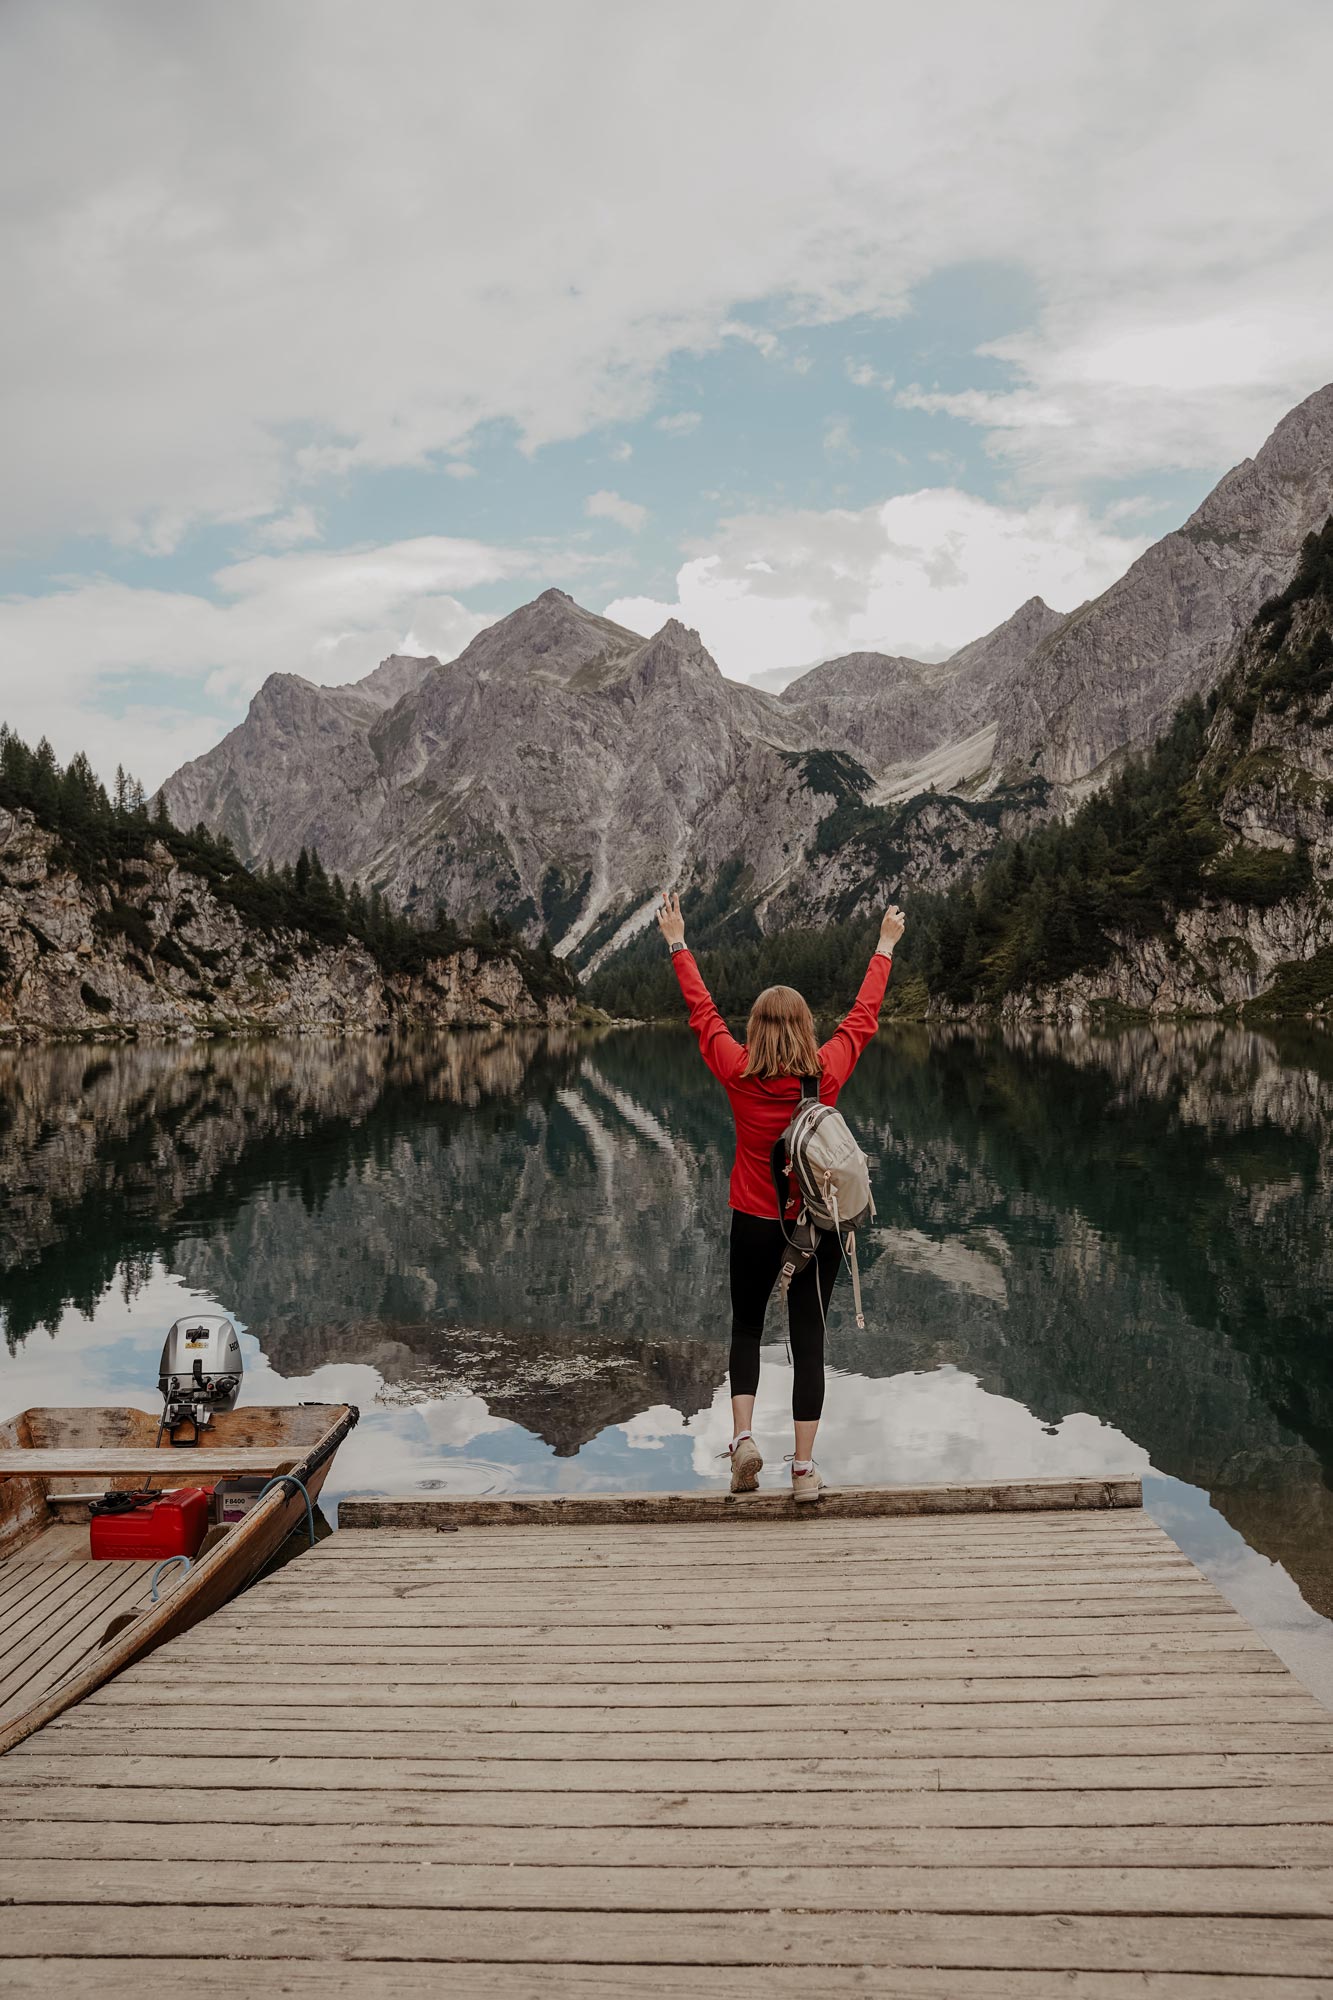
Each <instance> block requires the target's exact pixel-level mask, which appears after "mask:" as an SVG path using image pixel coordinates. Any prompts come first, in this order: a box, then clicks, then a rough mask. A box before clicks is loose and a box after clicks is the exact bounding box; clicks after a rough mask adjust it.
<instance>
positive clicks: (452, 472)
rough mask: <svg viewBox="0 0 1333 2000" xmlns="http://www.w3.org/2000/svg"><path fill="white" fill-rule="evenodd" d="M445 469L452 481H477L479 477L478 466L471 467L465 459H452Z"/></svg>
mask: <svg viewBox="0 0 1333 2000" xmlns="http://www.w3.org/2000/svg"><path fill="white" fill-rule="evenodd" d="M444 469H445V471H446V473H447V474H448V475H449V477H450V479H475V478H476V476H477V468H476V466H475V465H469V464H468V462H467V460H466V459H465V458H451V459H450V460H449V462H448V464H447V465H446V466H445V468H444Z"/></svg>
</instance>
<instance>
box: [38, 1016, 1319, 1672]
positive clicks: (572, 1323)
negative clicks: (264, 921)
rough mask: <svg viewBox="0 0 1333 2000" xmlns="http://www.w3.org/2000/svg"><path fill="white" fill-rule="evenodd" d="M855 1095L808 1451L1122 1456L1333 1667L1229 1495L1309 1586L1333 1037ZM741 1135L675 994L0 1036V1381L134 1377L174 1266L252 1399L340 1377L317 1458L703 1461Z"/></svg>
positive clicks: (1000, 1053) (723, 1430) (617, 1465)
mask: <svg viewBox="0 0 1333 2000" xmlns="http://www.w3.org/2000/svg"><path fill="white" fill-rule="evenodd" d="M844 1102H845V1108H846V1110H847V1111H848V1114H849V1116H850V1117H851V1118H852V1120H853V1123H854V1124H855V1127H856V1129H857V1131H858V1133H859V1135H860V1136H861V1137H862V1139H863V1142H864V1143H865V1144H866V1146H867V1149H868V1150H869V1151H870V1152H871V1154H872V1156H873V1157H874V1159H875V1161H876V1171H875V1189H876V1198H877V1201H878V1204H879V1225H878V1227H877V1228H876V1229H875V1230H873V1231H872V1232H870V1234H869V1239H868V1240H867V1241H865V1242H864V1243H863V1245H862V1268H863V1273H864V1279H865V1294H866V1318H867V1326H866V1330H865V1331H864V1332H863V1333H858V1332H857V1331H856V1330H855V1328H854V1326H852V1325H851V1324H850V1320H849V1315H847V1314H846V1313H845V1312H835V1314H834V1318H833V1329H832V1337H831V1359H832V1362H833V1365H834V1368H835V1370H836V1371H837V1372H836V1374H835V1375H834V1377H833V1379H832V1380H831V1385H830V1396H829V1406H828V1415H827V1423H826V1428H825V1433H824V1435H823V1438H822V1440H821V1445H822V1450H821V1458H822V1460H823V1462H824V1463H825V1465H826V1467H827V1470H828V1472H829V1473H830V1474H831V1475H832V1476H834V1477H836V1478H841V1479H843V1480H852V1479H857V1480H872V1479H879V1480H885V1479H895V1478H897V1479H908V1478H910V1479H929V1478H965V1477H996V1476H1005V1475H1015V1476H1017V1475H1022V1474H1024V1473H1029V1472H1051V1471H1080V1470H1087V1471H1092V1472H1098V1471H1111V1470H1140V1469H1142V1470H1145V1471H1147V1470H1149V1469H1151V1471H1152V1472H1153V1473H1154V1474H1155V1475H1159V1477H1156V1478H1154V1479H1151V1480H1150V1481H1149V1484H1148V1496H1149V1499H1150V1504H1152V1505H1153V1506H1154V1507H1155V1508H1156V1509H1157V1511H1159V1513H1160V1514H1161V1515H1162V1518H1163V1519H1164V1520H1166V1523H1167V1525H1168V1526H1169V1527H1170V1528H1171V1530H1172V1532H1173V1533H1176V1534H1177V1537H1178V1539H1180V1540H1181V1541H1182V1543H1183V1544H1184V1545H1185V1546H1186V1547H1187V1548H1189V1549H1190V1552H1191V1553H1193V1554H1195V1555H1196V1556H1198V1557H1199V1559H1201V1560H1205V1561H1206V1562H1209V1564H1210V1566H1211V1567H1212V1568H1213V1570H1214V1573H1215V1574H1217V1576H1218V1580H1219V1582H1221V1583H1222V1585H1223V1587H1224V1588H1229V1587H1230V1588H1232V1591H1233V1595H1236V1596H1237V1601H1238V1602H1241V1603H1242V1608H1243V1609H1246V1610H1247V1611H1249V1613H1250V1615H1251V1616H1254V1617H1256V1619H1257V1620H1258V1622H1261V1623H1264V1622H1267V1623H1268V1624H1269V1626H1283V1625H1290V1627H1291V1632H1292V1633H1295V1634H1296V1635H1297V1637H1295V1638H1292V1640H1291V1644H1292V1646H1294V1647H1295V1648H1296V1650H1297V1651H1299V1650H1300V1648H1301V1646H1303V1645H1306V1644H1307V1642H1308V1646H1309V1647H1313V1648H1315V1650H1316V1651H1318V1649H1319V1648H1320V1647H1322V1648H1323V1649H1324V1653H1325V1664H1324V1666H1323V1668H1319V1667H1318V1666H1317V1665H1316V1667H1315V1668H1311V1667H1310V1665H1309V1661H1308V1659H1307V1660H1306V1661H1305V1662H1304V1664H1303V1665H1302V1666H1301V1670H1302V1671H1306V1673H1307V1678H1311V1677H1313V1678H1315V1679H1316V1680H1317V1679H1318V1678H1319V1675H1320V1673H1321V1672H1326V1673H1327V1674H1328V1676H1329V1680H1328V1685H1329V1686H1330V1687H1333V1643H1330V1637H1329V1634H1328V1632H1327V1630H1326V1628H1323V1627H1322V1625H1321V1621H1320V1620H1319V1619H1316V1618H1313V1617H1311V1616H1310V1615H1309V1614H1308V1613H1307V1612H1305V1611H1304V1610H1303V1609H1302V1607H1301V1606H1300V1605H1299V1603H1298V1602H1297V1600H1296V1597H1295V1592H1294V1591H1292V1590H1291V1589H1290V1586H1289V1585H1287V1584H1286V1582H1285V1579H1284V1578H1283V1577H1282V1576H1281V1574H1280V1572H1272V1573H1271V1574H1270V1573H1269V1572H1268V1571H1267V1569H1266V1566H1264V1565H1259V1564H1255V1563H1253V1562H1250V1565H1249V1567H1248V1568H1246V1564H1245V1562H1244V1561H1242V1560H1241V1558H1243V1557H1244V1549H1243V1547H1242V1544H1241V1542H1240V1541H1238V1540H1237V1539H1236V1536H1234V1535H1232V1536H1228V1535H1227V1533H1226V1530H1225V1529H1224V1528H1223V1527H1222V1524H1221V1522H1220V1521H1218V1519H1217V1516H1219V1515H1220V1516H1221V1517H1223V1520H1224V1521H1225V1522H1226V1523H1229V1524H1230V1528H1231V1529H1233V1530H1235V1531H1237V1534H1238V1535H1239V1537H1241V1538H1243V1542H1244V1543H1246V1544H1248V1545H1249V1547H1250V1549H1252V1550H1254V1551H1257V1552H1258V1554H1259V1555H1260V1556H1262V1557H1266V1558H1269V1559H1270V1560H1271V1562H1272V1563H1274V1564H1277V1565H1280V1566H1281V1570H1282V1571H1285V1572H1286V1575H1287V1577H1290V1578H1291V1579H1293V1580H1294V1582H1295V1584H1296V1585H1297V1586H1299V1589H1300V1592H1301V1593H1302V1594H1303V1596H1304V1599H1305V1602H1306V1605H1308V1606H1309V1607H1312V1609H1313V1610H1314V1611H1315V1612H1319V1613H1323V1614H1330V1613H1333V1555H1331V1554H1330V1550H1333V1494H1331V1493H1330V1469H1331V1468H1333V1353H1331V1351H1330V1345H1329V1340H1328V1335H1327V1330H1326V1329H1327V1316H1328V1304H1329V1297H1330V1289H1331V1284H1330V1280H1331V1276H1333V1267H1331V1264H1330V1250H1329V1242H1330V1220H1331V1219H1333V1218H1331V1217H1330V1203H1331V1196H1330V1185H1331V1184H1330V1174H1329V1153H1330V1139H1331V1136H1333V1047H1330V1045H1329V1043H1328V1042H1327V1041H1325V1040H1323V1039H1317V1038H1314V1037H1308V1038H1306V1039H1304V1040H1300V1041H1293V1042H1275V1041H1273V1040H1271V1039H1269V1038H1267V1037H1264V1036H1260V1035H1255V1034H1250V1033H1242V1032H1238V1031H1221V1030H1218V1029H1215V1028H1211V1027H1207V1026H1198V1027H1183V1028H1171V1029H1166V1028H1157V1029H1146V1028H1145V1029H1133V1030H1126V1031H1124V1032H1121V1033H1119V1034H1116V1035H1112V1036H1106V1037H1088V1036H1086V1035H1084V1036H1073V1035H1067V1034H1057V1033H1051V1034H1048V1035H1045V1036H1039V1037H1034V1036H1032V1035H1025V1036H1023V1037H1021V1038H1020V1037H1011V1038H1004V1037H994V1038H987V1039H977V1038H974V1037H972V1036H970V1035H965V1034H948V1033H945V1034H938V1033H936V1034H927V1033H926V1032H925V1031H914V1030H904V1031H886V1032H885V1033H883V1034H882V1035H881V1036H880V1038H879V1040H878V1041H877V1043H876V1044H875V1045H874V1046H873V1047H872V1048H871V1049H870V1050H869V1051H868V1052H867V1054H866V1056H865V1058H864V1059H863V1062H862V1064H861V1067H860V1069H859V1070H858V1072H857V1075H856V1077H855V1079H854V1081H853V1083H852V1085H851V1087H850V1089H849V1092H848V1094H847V1097H846V1099H845V1101H844ZM729 1163H730V1121H729V1116H728V1113H727V1109H726V1104H725V1101H724V1099H723V1097H722V1094H721V1092H720V1091H719V1090H718V1089H717V1087H716V1086H715V1085H714V1084H713V1082H712V1081H711V1079H710V1078H709V1077H708V1076H707V1075H706V1073H705V1072H704V1071H703V1069H702V1066H701V1065H700V1063H699V1061H698V1057H697V1055H696V1053H695V1051H694V1046H693V1043H692V1042H691V1041H690V1040H689V1039H688V1038H687V1037H686V1036H685V1035H684V1034H682V1033H675V1032H672V1031H668V1030H660V1031H650V1030H641V1031H626V1032H616V1033H609V1034H606V1035H602V1036H596V1037H592V1036H588V1035H578V1034H575V1033H562V1034H553V1035H540V1034H537V1033H531V1034H524V1033H505V1034H501V1033H496V1034H494V1035H488V1034H482V1033H473V1034H459V1035H451V1036H442V1037H437V1038H433V1039H429V1040H420V1041H416V1040H413V1041H406V1042H397V1043H390V1042H387V1041H385V1040H377V1039H366V1040H356V1041H325V1040H322V1039H319V1038H314V1037H305V1038H301V1039H293V1040H268V1041H257V1042H253V1043H246V1042H215V1043H200V1044H197V1045H194V1046H190V1047H184V1048H161V1047H156V1048H155V1047H148V1046H129V1047H125V1048H119V1049H109V1050H108V1049H89V1048H86V1047H71V1046H66V1047H48V1048H43V1049H36V1050H14V1049H8V1050H4V1051H0V1314H2V1315H3V1321H4V1325H5V1329H6V1334H7V1339H8V1347H9V1358H8V1360H5V1359H4V1358H2V1357H0V1370H3V1377H2V1378H0V1380H2V1398H0V1402H2V1407H3V1409H4V1410H5V1411H7V1410H9V1409H11V1408H14V1407H17V1406H21V1405H22V1404H23V1403H26V1402H36V1401H45V1402H53V1401H91V1400H99V1401H100V1400H106V1401H125V1400H135V1401H141V1402H144V1403H145V1404H151V1402H152V1389H153V1371H154V1369H155V1365H156V1350H155V1347H154V1345H153V1343H154V1341H155V1340H156V1339H160V1336H161V1333H162V1331H163V1330H164V1327H165V1324H166V1322H167V1321H168V1320H169V1319H170V1318H171V1317H172V1316H173V1315H174V1312H175V1311H177V1310H183V1309H184V1304H183V1303H182V1302H183V1301H188V1300H191V1299H194V1298H198V1297H203V1298H206V1299H208V1300H209V1301H212V1302H215V1303H216V1304H217V1305H218V1306H219V1307H220V1308H221V1309H222V1310H224V1311H226V1312H228V1313H231V1314H233V1315H234V1316H235V1317H236V1318H237V1320H238V1321H239V1322H240V1323H242V1324H243V1325H244V1326H245V1327H246V1328H247V1330H248V1334H249V1336H250V1339H249V1341H248V1342H247V1347H248V1352H249V1355H250V1357H251V1362H250V1366H251V1373H250V1375H249V1377H248V1388H247V1393H248V1394H249V1396H250V1397H251V1399H254V1400H258V1399H260V1397H261V1396H262V1397H263V1398H265V1399H268V1400H273V1399H275V1398H277V1397H280V1396H283V1395H287V1396H291V1397H295V1396H310V1395H334V1394H342V1393H347V1394H349V1395H351V1396H352V1397H353V1399H354V1400H358V1401H360V1402H361V1403H362V1404H363V1406H366V1408H365V1419H364V1421H363V1425H362V1428H361V1430H360V1431H359V1432H358V1433H357V1434H356V1436H355V1437H354V1439H353V1440H352V1441H351V1443H350V1444H349V1446H347V1447H346V1448H345V1449H344V1451H343V1453H342V1454H340V1458H339V1461H338V1465H337V1467H336V1468H335V1475H334V1479H333V1481H331V1482H330V1484H331V1488H336V1490H337V1491H341V1492H346V1491H348V1490H351V1489H352V1488H353V1487H360V1488H361V1489H362V1490H365V1489H366V1488H368V1487H378V1488H381V1489H392V1490H397V1491H404V1492H413V1491H420V1490H423V1488H425V1489H426V1490H431V1489H432V1488H436V1487H441V1486H445V1487H450V1488H453V1489H455V1490H477V1489H478V1488H479V1487H490V1488H496V1487H502V1486H505V1485H509V1486H513V1487H533V1486H538V1485H545V1486H552V1485H560V1486H566V1487H568V1486H573V1485H581V1486H621V1487H639V1488H643V1487H649V1486H659V1487H660V1486H676V1485H680V1484H682V1483H691V1482H693V1481H694V1480H696V1479H714V1478H717V1477H718V1475H719V1470H720V1469H719V1468H718V1467H717V1465H716V1463H715V1461H714V1458H713V1454H714V1453H715V1452H716V1451H718V1450H720V1449H721V1447H722V1445H723V1444H724V1443H725V1440H726V1437H727V1434H728V1424H727V1411H726V1401H725V1370H726V1331H727V1329H726V1320H727V1311H726V1262H725V1246H726V1213H725V1204H726V1176H727V1169H728V1166H729ZM770 1331H771V1332H772V1333H773V1335H774V1337H775V1338H778V1339H779V1344H778V1345H777V1346H775V1347H773V1348H771V1349H770V1350H769V1351H768V1354H767V1356H766V1363H765V1387H764V1390H763V1393H762V1401H761V1410H760V1415H761V1419H762V1422H761V1430H762V1432H763V1436H764V1441H765V1444H766V1447H767V1446H769V1445H771V1449H772V1452H773V1454H774V1455H775V1456H776V1455H777V1454H778V1453H780V1451H781V1450H782V1449H783V1448H784V1446H783V1441H782V1440H783V1430H784V1426H785V1418H784V1412H783V1402H784V1398H785V1396H786V1394H787V1393H788V1391H789V1375H788V1373H787V1370H786V1366H785V1357H784V1354H783V1349H782V1347H781V1345H780V1327H779V1324H778V1321H777V1317H776V1314H775V1315H774V1317H773V1319H772V1320H771V1322H770ZM51 1336H54V1338H51ZM1205 1495H1206V1496H1208V1499H1209V1500H1210V1501H1211V1506H1212V1510H1215V1512H1213V1511H1210V1509H1209V1507H1208V1505H1207V1502H1206V1501H1205V1499H1204V1497H1203V1496H1205ZM331 1497H332V1495H331ZM1261 1571H1262V1574H1261ZM1242 1572H1244V1576H1243V1577H1242ZM1238 1578H1241V1581H1239V1582H1238V1581H1237V1579H1238ZM1247 1590H1248V1591H1249V1592H1250V1593H1251V1597H1250V1599H1249V1600H1248V1601H1247V1599H1246V1595H1245V1593H1246V1591H1247ZM1284 1591H1285V1593H1286V1595H1285V1597H1284V1595H1283V1592H1284ZM1275 1607H1276V1608H1275ZM1288 1656H1289V1657H1292V1654H1291V1652H1290V1651H1289V1654H1288ZM1293 1663H1294V1664H1299V1663H1298V1662H1296V1661H1295V1660H1294V1659H1293Z"/></svg>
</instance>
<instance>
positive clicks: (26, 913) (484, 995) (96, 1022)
mask: <svg viewBox="0 0 1333 2000" xmlns="http://www.w3.org/2000/svg"><path fill="white" fill-rule="evenodd" d="M576 1006H577V1001H576V998H575V996H574V995H573V994H572V993H568V994H566V993H554V992H546V993H539V992H534V990H533V988H532V987H531V985H530V984H529V982H528V979H527V978H526V977H525V972H524V967H523V963H522V960H521V957H520V955H519V954H518V953H517V952H506V951H504V950H503V949H499V948H497V949H496V950H494V951H491V952H485V951H482V950H480V949H478V948H475V947H473V946H464V947H462V948H461V949H459V950H458V951H456V952H452V953H450V954H449V955H448V956H445V957H440V958H432V959H428V960H427V961H426V962H425V963H424V964H423V965H422V966H421V967H420V969H418V970H415V971H413V972H410V973H406V972H394V971H387V970H386V969H385V968H384V967H382V966H380V965H379V964H377V963H376V961H375V959H374V958H373V956H372V955H371V953H370V952H369V951H368V950H367V949H366V947H365V946H364V945H362V944H360V943H359V942H358V941H356V940H355V939H352V938H349V939H348V940H347V942H346V943H344V944H340V945H328V944H321V943H318V942H317V941H316V940H315V939H313V938H311V937H309V936H307V935H306V934H305V933H303V932H301V931H294V930H285V929H280V930H260V929H258V928H256V927H255V926H253V925H249V924H247V923H246V922H245V921H244V919H243V918H242V916H241V915H240V914H239V912H238V911H237V910H236V909H234V908H233V907H231V905H229V904H227V903H225V902H223V901H222V900H221V899H220V898H219V897H217V896H215V895H214V893H213V891H212V889H211V888H210V886H209V884H208V883H207V881H205V880H204V879H203V878H202V877H201V876H199V875H197V874H194V873H192V872H191V871H190V870H189V869H187V868H184V867H182V866H181V865H180V864H179V863H178V862H177V861H176V859H175V858H174V857H173V855H172V854H171V852H170V850H169V849H168V848H167V847H166V846H165V845H164V844H163V843H162V842H152V843H149V845H148V847H147V850H146V852H145V854H144V855H143V857H142V858H141V859H136V861H135V862H134V864H133V866H132V867H126V868H123V869H122V870H121V872H120V876H119V878H118V880H117V881H116V882H115V883H114V885H109V884H105V883H95V882H89V881H87V880H85V879H83V878H82V877H81V876H80V875H79V874H78V873H76V872H75V870H74V869H73V868H72V867H71V866H69V865H68V863H67V862H66V861H65V860H64V859H63V858H62V855H61V851H60V848H59V843H58V841H57V839H56V837H55V836H54V835H53V834H51V833H50V832H48V831H47V830H46V829H45V828H43V827H42V826H40V825H39V824H38V822H37V821H36V820H35V819H34V817H33V816H32V814H30V813H28V812H25V811H22V810H17V811H8V810H6V809H4V808H0V1038H2V1039H4V1040H6V1041H9V1042H15V1041H18V1042H39V1041H48V1040H73V1041H122V1040H129V1039H136V1040H143V1039H152V1040H189V1039H194V1038H198V1037H205V1036H215V1035H234V1034H321V1033H322V1034H369V1033H379V1032H382V1031H384V1030H387V1029H390V1028H394V1027H425V1028H432V1027H434V1028H463V1027H497V1026H546V1025H555V1024H558V1023H561V1022H565V1021H568V1020H569V1019H570V1018H571V1017H572V1016H573V1014H574V1012H575V1009H576Z"/></svg>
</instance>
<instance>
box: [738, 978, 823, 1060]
mask: <svg viewBox="0 0 1333 2000" xmlns="http://www.w3.org/2000/svg"><path fill="white" fill-rule="evenodd" d="M741 1075H742V1076H753V1077H756V1078H759V1079H763V1078H766V1077H771V1076H818V1075H819V1047H818V1044H817V1043H816V1041H815V1024H814V1021H813V1020H812V1018H811V1015H810V1009H809V1008H808V1007H807V1006H806V1004H805V1002H804V1000H803V999H802V998H801V996H800V994H799V993H798V992H797V991H796V988H795V987H794V986H766V987H765V988H764V990H763V992H762V993H761V994H760V995H759V998H758V999H757V1000H756V1001H755V1003H754V1006H753V1007H752V1008H751V1009H750V1019H749V1022H748V1024H747V1026H746V1029H745V1063H744V1066H743V1067H742V1070H741Z"/></svg>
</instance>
